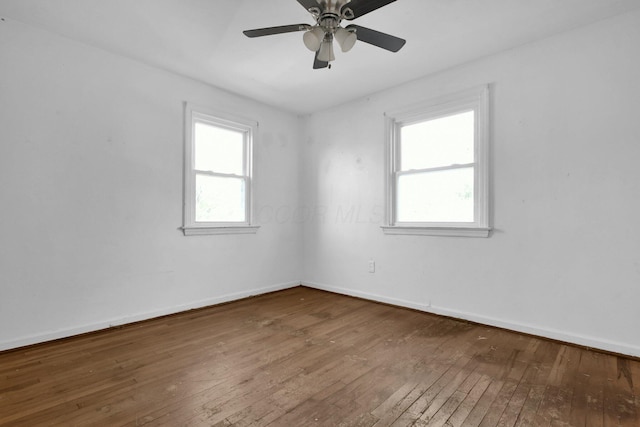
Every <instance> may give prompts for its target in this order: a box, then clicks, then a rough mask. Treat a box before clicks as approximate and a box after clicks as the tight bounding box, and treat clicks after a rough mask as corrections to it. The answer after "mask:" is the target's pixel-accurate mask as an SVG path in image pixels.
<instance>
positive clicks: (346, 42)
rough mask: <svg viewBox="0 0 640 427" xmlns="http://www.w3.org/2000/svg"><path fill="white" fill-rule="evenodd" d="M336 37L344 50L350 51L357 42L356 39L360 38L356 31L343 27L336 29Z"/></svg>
mask: <svg viewBox="0 0 640 427" xmlns="http://www.w3.org/2000/svg"><path fill="white" fill-rule="evenodd" d="M335 37H336V40H337V41H338V44H339V45H340V49H342V51H343V52H349V51H350V50H351V48H352V47H353V45H354V44H356V40H358V37H357V36H356V34H355V33H352V32H351V31H347V30H345V29H344V28H342V27H340V28H338V29H337V30H336V32H335Z"/></svg>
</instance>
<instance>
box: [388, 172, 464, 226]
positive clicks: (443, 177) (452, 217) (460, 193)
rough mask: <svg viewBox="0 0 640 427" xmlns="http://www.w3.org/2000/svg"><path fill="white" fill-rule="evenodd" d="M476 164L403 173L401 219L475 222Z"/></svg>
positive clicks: (400, 203) (400, 205) (398, 213)
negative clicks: (450, 168) (449, 168)
mask: <svg viewBox="0 0 640 427" xmlns="http://www.w3.org/2000/svg"><path fill="white" fill-rule="evenodd" d="M473 173H474V171H473V168H472V167H470V168H464V169H452V170H444V171H437V172H424V173H417V174H412V175H403V176H400V178H399V179H398V189H397V191H398V212H397V215H398V217H397V219H398V221H401V222H473V214H474V212H473V209H474V200H473Z"/></svg>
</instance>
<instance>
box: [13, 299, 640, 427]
mask: <svg viewBox="0 0 640 427" xmlns="http://www.w3.org/2000/svg"><path fill="white" fill-rule="evenodd" d="M639 392H640V362H639V361H638V360H632V359H627V358H622V357H616V356H613V355H606V354H602V353H598V352H593V351H588V350H585V349H581V348H577V347H573V346H569V345H562V344H559V343H555V342H551V341H547V340H544V339H538V338H535V337H531V336H525V335H520V334H517V333H511V332H507V331H504V330H500V329H494V328H490V327H486V326H478V325H472V324H468V323H465V322H460V321H455V320H452V319H447V318H442V317H438V316H434V315H429V314H425V313H420V312H416V311H412V310H406V309H402V308H396V307H391V306H387V305H383V304H377V303H372V302H368V301H363V300H359V299H355V298H349V297H345V296H340V295H335V294H331V293H326V292H321V291H317V290H313V289H308V288H303V287H299V288H294V289H290V290H286V291H282V292H276V293H273V294H268V295H263V296H260V297H255V298H250V299H247V300H242V301H238V302H234V303H230V304H226V305H220V306H216V307H211V308H207V309H202V310H196V311H191V312H186V313H182V314H178V315H175V316H170V317H165V318H160V319H155V320H151V321H147V322H142V323H139V324H134V325H130V326H126V327H123V328H119V329H111V330H108V331H103V332H98V333H93V334H88V335H84V336H80V337H75V338H71V339H66V340H61V341H57V342H52V343H46V344H42V345H37V346H33V347H28V348H24V349H19V350H14V351H10V352H5V353H2V354H0V425H3V426H5V425H7V426H8V425H10V426H29V427H33V426H40V425H62V426H91V425H94V426H139V425H144V424H146V425H154V426H155V425H166V426H266V425H269V426H287V427H288V426H409V425H415V426H431V425H433V426H450V427H457V426H474V427H478V426H480V427H487V426H553V427H559V426H593V427H596V426H597V427H607V426H635V427H638V426H640V398H639V397H638V396H639Z"/></svg>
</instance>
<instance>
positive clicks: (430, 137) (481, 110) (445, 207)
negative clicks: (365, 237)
mask: <svg viewBox="0 0 640 427" xmlns="http://www.w3.org/2000/svg"><path fill="white" fill-rule="evenodd" d="M488 92H489V90H488V86H483V87H481V88H477V89H473V90H470V91H466V92H463V93H459V94H456V95H452V96H448V97H445V98H440V99H437V100H434V101H431V102H428V103H426V104H423V105H421V106H418V107H414V108H411V109H407V110H404V111H400V112H395V113H389V114H387V115H386V116H387V118H386V120H387V144H388V157H389V158H388V171H387V225H386V226H384V227H383V229H384V231H385V233H387V234H425V235H451V236H474V237H488V236H489V232H490V228H489V203H488V198H489V194H488V193H489V179H488V157H489V156H488V144H489V141H488V123H489V118H488V114H489V111H488Z"/></svg>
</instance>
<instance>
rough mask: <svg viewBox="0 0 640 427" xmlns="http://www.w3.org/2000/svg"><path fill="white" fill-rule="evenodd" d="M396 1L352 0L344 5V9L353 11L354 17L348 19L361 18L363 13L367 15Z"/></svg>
mask: <svg viewBox="0 0 640 427" xmlns="http://www.w3.org/2000/svg"><path fill="white" fill-rule="evenodd" d="M394 1H396V0H351V1H350V2H349V3H347V4H346V5H344V7H343V8H342V10H344V9H345V8H349V9H351V11H353V17H349V18H346V19H348V20H352V19H356V18H359V17H361V16H362V15H366V14H367V13H369V12H373V11H374V10H376V9H380V8H381V7H382V6H386V5H388V4H389V3H393V2H394Z"/></svg>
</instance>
